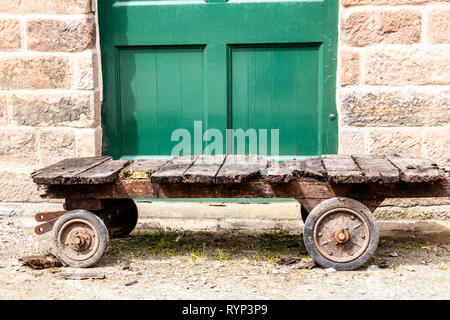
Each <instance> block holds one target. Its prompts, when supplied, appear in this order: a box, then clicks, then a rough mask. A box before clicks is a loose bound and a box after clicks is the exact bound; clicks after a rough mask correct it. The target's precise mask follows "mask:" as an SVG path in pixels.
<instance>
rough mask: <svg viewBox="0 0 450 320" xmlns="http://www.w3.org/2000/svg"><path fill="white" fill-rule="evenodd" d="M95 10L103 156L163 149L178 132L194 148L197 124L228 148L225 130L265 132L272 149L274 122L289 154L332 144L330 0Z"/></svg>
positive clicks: (332, 148) (107, 0)
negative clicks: (101, 88)
mask: <svg viewBox="0 0 450 320" xmlns="http://www.w3.org/2000/svg"><path fill="white" fill-rule="evenodd" d="M98 11H99V23H100V42H101V49H102V65H103V82H104V103H103V108H102V121H103V130H104V131H103V136H104V138H103V142H104V153H105V154H108V155H112V156H114V157H116V158H118V157H136V156H166V155H170V154H171V151H172V149H173V147H174V146H175V145H176V144H178V141H172V139H171V138H172V133H173V132H174V130H176V129H180V128H183V129H186V130H187V131H189V132H190V133H191V136H192V140H191V142H192V153H196V154H198V153H201V152H203V149H200V150H199V149H198V148H197V149H195V148H194V141H195V139H196V138H195V128H194V122H195V121H201V122H202V123H201V125H202V132H205V131H206V130H208V129H218V130H219V131H220V132H222V134H223V137H224V141H223V143H224V146H223V150H224V151H226V150H227V151H228V152H236V150H232V149H230V148H231V147H230V146H231V145H232V144H231V143H230V141H229V142H228V145H227V144H226V140H225V138H226V136H227V133H226V130H227V129H243V130H244V131H246V130H247V129H255V130H257V132H259V130H260V129H266V130H267V132H268V136H269V137H268V141H269V150H267V152H268V153H269V154H270V153H271V150H270V132H271V130H272V129H278V130H279V153H280V155H281V156H285V157H286V158H289V157H291V158H292V157H301V156H314V155H320V154H325V153H336V152H337V144H338V141H337V119H335V117H334V116H333V115H335V114H336V104H335V83H336V78H335V74H336V50H337V21H338V1H337V0H323V1H319V0H311V1H280V0H275V1H273V2H271V1H267V0H266V1H264V2H263V1H256V0H248V1H237V0H233V1H231V0H230V1H228V2H226V1H224V0H222V1H221V0H214V1H213V0H211V1H206V2H205V1H197V0H194V1H182V0H181V1H179V0H178V1H136V0H134V1H127V0H123V1H115V0H100V1H99V9H98ZM197 133H198V132H197ZM260 138H261V137H260ZM200 139H201V138H200ZM207 144H208V142H203V147H205V146H206V145H207ZM245 151H246V152H250V151H252V150H249V149H248V148H246V150H245ZM260 151H261V150H260V149H258V152H260Z"/></svg>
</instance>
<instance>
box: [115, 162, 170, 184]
mask: <svg viewBox="0 0 450 320" xmlns="http://www.w3.org/2000/svg"><path fill="white" fill-rule="evenodd" d="M168 162H169V160H161V159H152V160H136V161H134V162H133V163H131V164H130V165H129V166H127V167H125V168H124V169H123V170H122V171H121V172H120V174H119V177H120V179H131V180H139V179H149V178H150V176H151V175H152V174H154V173H155V172H157V171H158V170H160V169H161V168H162V167H163V166H164V165H165V164H167V163H168Z"/></svg>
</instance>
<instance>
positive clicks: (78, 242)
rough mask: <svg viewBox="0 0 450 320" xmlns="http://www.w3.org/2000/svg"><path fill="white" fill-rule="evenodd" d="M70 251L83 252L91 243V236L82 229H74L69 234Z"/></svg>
mask: <svg viewBox="0 0 450 320" xmlns="http://www.w3.org/2000/svg"><path fill="white" fill-rule="evenodd" d="M69 239H70V241H71V246H72V249H73V250H75V251H83V250H86V249H88V248H89V247H90V246H91V243H92V237H91V235H90V234H89V233H88V232H87V231H86V230H84V229H82V228H75V229H74V230H72V231H71V232H70V233H69Z"/></svg>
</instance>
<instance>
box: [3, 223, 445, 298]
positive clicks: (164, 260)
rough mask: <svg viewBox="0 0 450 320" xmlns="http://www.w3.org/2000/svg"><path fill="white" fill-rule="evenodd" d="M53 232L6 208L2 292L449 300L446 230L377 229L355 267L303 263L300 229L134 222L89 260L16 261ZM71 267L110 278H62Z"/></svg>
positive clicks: (43, 246)
mask: <svg viewBox="0 0 450 320" xmlns="http://www.w3.org/2000/svg"><path fill="white" fill-rule="evenodd" d="M50 239H51V238H50V235H49V234H46V235H44V236H40V237H38V236H35V235H34V234H33V232H32V228H30V227H29V226H24V224H23V219H21V218H20V217H14V216H12V217H10V216H0V249H1V250H0V299H450V252H449V244H450V239H440V240H432V239H431V238H429V239H424V238H420V239H419V238H416V237H411V238H409V239H408V238H407V239H402V240H399V239H393V238H381V241H380V246H379V249H378V250H377V253H376V255H375V256H374V258H373V259H371V260H370V261H369V262H368V263H367V265H366V266H364V267H363V268H361V269H360V270H357V271H349V272H335V271H333V270H324V269H322V268H318V267H317V268H314V269H312V270H307V269H300V268H299V267H300V266H301V265H302V264H303V263H305V262H308V261H310V257H309V256H308V255H307V253H306V251H305V248H304V245H303V243H302V239H301V237H299V236H292V235H288V234H284V233H273V234H251V233H248V232H247V233H242V232H240V233H237V232H223V231H222V232H209V233H208V232H195V233H194V232H180V231H167V230H166V231H162V230H161V231H159V232H156V233H154V232H153V233H148V232H143V231H137V232H134V233H133V234H132V236H130V237H128V238H125V239H113V240H112V241H111V245H110V247H109V249H108V252H107V254H106V256H105V257H104V258H103V260H102V261H101V263H100V264H99V265H98V266H97V267H95V268H90V269H73V268H52V269H45V270H34V269H31V268H29V267H26V266H22V265H21V264H20V263H19V261H18V258H20V257H22V256H25V255H31V254H40V253H47V252H51V241H50ZM282 258H296V259H298V260H299V262H298V263H295V264H292V265H280V264H278V263H277V262H278V261H279V260H280V259H282ZM380 265H381V266H382V268H380V267H378V266H380ZM73 273H82V274H86V273H91V274H98V275H104V276H105V279H103V280H98V279H97V280H93V279H89V280H65V279H64V278H63V275H64V274H73ZM133 282H135V283H134V284H131V283H133ZM127 284H128V285H127Z"/></svg>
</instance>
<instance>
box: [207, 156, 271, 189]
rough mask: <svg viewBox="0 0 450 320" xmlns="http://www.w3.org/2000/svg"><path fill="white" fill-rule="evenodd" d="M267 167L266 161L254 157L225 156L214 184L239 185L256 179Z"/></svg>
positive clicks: (259, 157)
mask: <svg viewBox="0 0 450 320" xmlns="http://www.w3.org/2000/svg"><path fill="white" fill-rule="evenodd" d="M267 166H268V160H267V159H264V158H263V157H261V156H255V155H227V157H226V159H225V162H224V163H223V166H222V168H220V170H219V172H218V173H217V175H216V179H215V183H217V184H226V183H241V182H242V181H245V180H249V179H253V178H257V177H259V176H260V175H261V172H262V171H263V170H264V169H266V168H267Z"/></svg>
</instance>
